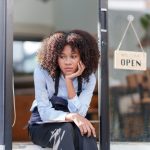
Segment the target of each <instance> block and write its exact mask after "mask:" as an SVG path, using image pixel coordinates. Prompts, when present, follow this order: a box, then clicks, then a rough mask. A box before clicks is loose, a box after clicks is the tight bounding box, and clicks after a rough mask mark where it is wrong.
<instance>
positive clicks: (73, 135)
mask: <svg viewBox="0 0 150 150" xmlns="http://www.w3.org/2000/svg"><path fill="white" fill-rule="evenodd" d="M29 134H30V137H31V140H32V142H33V143H34V144H36V145H40V146H41V147H49V148H51V149H52V150H98V149H97V144H96V138H94V137H93V136H91V137H87V136H82V135H81V133H80V130H79V128H78V127H77V126H76V125H75V124H74V123H66V122H65V123H46V124H34V125H29Z"/></svg>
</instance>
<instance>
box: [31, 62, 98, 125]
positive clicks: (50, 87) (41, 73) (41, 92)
mask: <svg viewBox="0 0 150 150" xmlns="http://www.w3.org/2000/svg"><path fill="white" fill-rule="evenodd" d="M54 85H55V82H54V81H53V79H52V77H51V76H50V75H49V73H48V72H47V71H46V70H45V69H43V68H42V67H41V66H39V65H37V66H36V68H35V70H34V86H35V100H34V101H33V103H32V106H31V109H30V111H32V110H33V109H34V108H35V107H36V106H37V108H38V111H39V114H40V117H41V120H42V121H43V122H53V121H54V122H55V121H65V116H66V115H67V114H68V112H63V111H60V110H55V109H54V108H52V104H51V102H50V101H49V99H50V98H51V97H52V95H53V94H54V92H55V86H54ZM73 85H74V88H75V92H76V95H75V96H74V97H73V98H71V99H69V98H68V93H67V87H66V83H65V79H64V76H63V75H62V74H61V75H60V79H59V87H58V94H57V96H60V97H62V98H65V99H66V100H67V101H68V109H69V111H70V112H74V113H79V114H80V115H82V116H86V114H87V111H88V108H89V105H90V102H91V98H92V96H93V91H94V88H95V85H96V77H95V74H94V73H92V74H91V75H90V76H89V82H86V81H85V80H83V81H82V92H81V93H80V95H79V96H77V89H78V81H77V78H74V79H73Z"/></svg>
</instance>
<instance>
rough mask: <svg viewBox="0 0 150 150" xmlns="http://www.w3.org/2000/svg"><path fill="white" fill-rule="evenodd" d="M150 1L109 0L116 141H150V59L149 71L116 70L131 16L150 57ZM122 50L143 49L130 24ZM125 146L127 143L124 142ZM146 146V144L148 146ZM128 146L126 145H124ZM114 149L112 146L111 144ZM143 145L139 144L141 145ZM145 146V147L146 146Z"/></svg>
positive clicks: (112, 121)
mask: <svg viewBox="0 0 150 150" xmlns="http://www.w3.org/2000/svg"><path fill="white" fill-rule="evenodd" d="M149 4H150V3H149V1H148V0H109V1H108V6H109V16H108V20H109V56H108V57H109V91H110V139H111V142H112V143H111V145H112V146H114V145H115V144H114V142H131V146H136V147H137V145H136V144H135V145H132V144H133V143H134V142H136V143H137V142H139V143H141V144H142V143H143V142H150V115H149V114H150V62H149V60H148V61H147V65H148V67H147V70H146V71H134V70H120V69H118V70H117V69H114V66H113V64H114V50H115V49H117V47H118V45H119V43H120V40H121V38H122V36H123V33H124V31H125V28H126V27H127V24H128V20H127V16H128V15H130V14H131V15H133V16H134V21H133V25H134V27H135V30H136V32H137V34H138V36H139V39H140V42H141V44H142V46H143V49H144V50H145V51H146V53H147V58H149V56H150V11H149V8H150V5H149ZM121 50H129V51H141V48H140V46H139V43H138V41H137V39H136V37H135V34H134V32H133V30H132V28H131V27H130V28H129V30H128V31H127V34H126V36H125V39H124V41H123V43H122V46H121ZM121 145H122V146H123V144H121ZM145 146H146V145H145ZM123 147H125V145H124V146H123ZM111 148H112V147H111ZM138 148H139V147H138ZM143 148H144V147H143Z"/></svg>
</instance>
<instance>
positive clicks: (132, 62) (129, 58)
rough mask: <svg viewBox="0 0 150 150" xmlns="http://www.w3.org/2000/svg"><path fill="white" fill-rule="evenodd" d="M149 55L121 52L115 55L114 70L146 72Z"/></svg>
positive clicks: (116, 52) (118, 51)
mask: <svg viewBox="0 0 150 150" xmlns="http://www.w3.org/2000/svg"><path fill="white" fill-rule="evenodd" d="M146 62H147V54H146V53H145V52H133V51H121V50H116V51H115V53H114V68H116V69H129V70H146V68H147V66H146V65H147V63H146Z"/></svg>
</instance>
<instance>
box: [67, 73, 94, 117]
mask: <svg viewBox="0 0 150 150" xmlns="http://www.w3.org/2000/svg"><path fill="white" fill-rule="evenodd" d="M95 85H96V77H95V74H94V73H92V74H91V75H90V77H89V82H86V83H85V84H84V87H83V89H82V92H81V93H80V95H79V96H77V95H75V97H73V98H72V99H68V108H69V111H70V112H76V113H79V114H80V115H82V116H84V117H85V116H86V114H87V111H88V108H89V105H90V102H91V99H92V96H93V91H94V88H95Z"/></svg>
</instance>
